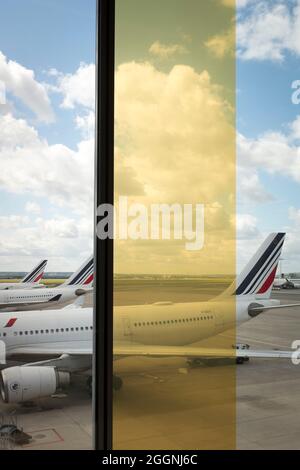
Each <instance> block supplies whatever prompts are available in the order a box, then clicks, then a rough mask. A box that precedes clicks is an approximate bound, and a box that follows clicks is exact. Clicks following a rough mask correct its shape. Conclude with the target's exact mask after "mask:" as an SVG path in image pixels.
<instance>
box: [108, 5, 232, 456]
mask: <svg viewBox="0 0 300 470" xmlns="http://www.w3.org/2000/svg"><path fill="white" fill-rule="evenodd" d="M224 3H225V2H224ZM233 15H234V12H233V10H232V9H231V8H228V7H225V6H224V5H223V2H221V1H220V2H219V1H214V0H210V1H205V2H199V1H198V0H187V1H184V2H182V1H179V0H164V1H163V2H161V1H158V0H151V1H150V0H149V1H148V0H143V1H141V0H117V1H116V95H115V96H116V129H115V130H116V137H115V205H116V215H117V217H116V224H115V229H116V234H115V235H116V241H115V267H114V269H115V292H114V303H115V307H114V353H115V358H116V361H115V363H114V364H115V367H114V373H115V378H114V387H115V390H116V391H115V393H114V422H113V424H114V445H113V446H114V448H116V449H186V448H189V449H208V448H209V449H229V448H235V442H236V432H235V431H236V429H235V428H236V426H235V425H236V400H235V398H236V388H235V385H236V381H235V379H236V370H235V369H236V366H235V350H234V348H233V347H232V346H234V345H235V342H236V340H235V318H236V309H235V305H236V304H235V296H234V295H232V293H234V285H233V286H232V288H230V290H229V291H227V292H226V293H225V294H224V295H222V296H221V294H222V292H223V291H225V290H226V288H227V287H228V286H229V285H230V284H231V282H232V281H233V280H234V279H235V269H236V260H235V57H234V50H235V23H234V19H233ZM162 214H163V215H162ZM191 221H192V224H191V223H190V222H191ZM221 350H222V351H221ZM224 351H225V352H224Z"/></svg>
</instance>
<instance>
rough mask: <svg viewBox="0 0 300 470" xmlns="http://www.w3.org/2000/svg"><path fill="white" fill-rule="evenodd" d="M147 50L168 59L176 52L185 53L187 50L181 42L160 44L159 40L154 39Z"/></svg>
mask: <svg viewBox="0 0 300 470" xmlns="http://www.w3.org/2000/svg"><path fill="white" fill-rule="evenodd" d="M149 52H150V54H152V55H153V56H155V57H158V58H159V59H170V58H171V57H173V56H175V55H178V54H180V55H181V54H187V53H188V50H187V49H186V47H185V46H183V45H181V44H162V43H161V42H159V41H155V42H154V43H153V44H151V46H150V48H149Z"/></svg>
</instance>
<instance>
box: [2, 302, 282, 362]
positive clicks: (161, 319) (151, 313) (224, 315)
mask: <svg viewBox="0 0 300 470" xmlns="http://www.w3.org/2000/svg"><path fill="white" fill-rule="evenodd" d="M250 303H251V304H252V303H253V299H252V300H251V301H250V300H247V299H244V300H242V299H241V300H238V301H237V302H235V299H227V300H226V299H225V300H216V301H210V302H201V303H198V302H193V303H178V304H169V303H157V304H152V305H136V306H127V307H116V308H115V311H114V341H115V342H116V343H120V342H122V343H124V342H125V343H128V342H129V343H139V344H144V345H166V346H167V345H169V346H182V345H189V344H193V343H196V342H198V341H201V340H203V339H205V338H208V337H211V336H215V335H217V334H218V333H221V332H222V331H225V330H227V329H230V328H233V327H235V325H237V324H240V323H243V322H245V321H247V320H250V319H251V317H250V316H249V314H248V307H249V305H250ZM259 303H260V304H261V305H262V304H263V305H265V306H267V305H274V301H272V300H270V301H260V302H259ZM12 317H13V319H14V321H13V322H12V323H13V325H12V326H7V325H8V323H9V322H10V321H11V319H12ZM92 330H93V309H92V308H76V309H72V308H71V309H66V310H48V311H45V312H23V313H16V314H15V315H11V314H7V313H1V314H0V340H2V341H4V342H5V344H6V351H7V357H9V356H10V355H12V354H13V353H14V351H15V350H17V349H18V348H20V347H22V346H24V347H25V346H26V347H32V348H34V347H37V348H38V349H39V350H41V349H43V348H44V349H45V350H49V349H50V350H53V351H56V353H57V351H60V352H61V353H63V351H64V350H66V351H68V350H70V349H71V350H75V349H76V350H80V349H81V348H82V349H84V350H86V349H87V348H89V349H90V350H91V351H92V335H93V331H92Z"/></svg>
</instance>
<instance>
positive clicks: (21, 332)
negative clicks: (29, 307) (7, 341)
mask: <svg viewBox="0 0 300 470" xmlns="http://www.w3.org/2000/svg"><path fill="white" fill-rule="evenodd" d="M19 334H20V335H21V336H22V334H23V331H20V333H19ZM3 336H4V335H3Z"/></svg>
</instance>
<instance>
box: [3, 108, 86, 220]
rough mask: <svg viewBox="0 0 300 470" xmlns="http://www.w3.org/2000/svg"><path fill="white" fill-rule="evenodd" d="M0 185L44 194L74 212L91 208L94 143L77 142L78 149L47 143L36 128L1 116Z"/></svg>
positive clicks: (33, 193)
mask: <svg viewBox="0 0 300 470" xmlns="http://www.w3.org/2000/svg"><path fill="white" fill-rule="evenodd" d="M0 128H1V134H0V160H1V164H2V171H1V173H0V186H1V187H2V188H4V189H6V190H7V191H10V192H14V193H19V194H25V193H28V194H30V195H31V196H36V197H41V196H44V197H47V198H49V201H50V202H51V203H53V204H55V205H58V206H60V207H69V208H72V209H73V210H74V211H76V212H77V213H86V211H88V210H91V207H92V201H93V164H94V142H93V140H92V139H89V140H83V141H81V142H79V144H78V146H77V150H76V151H74V150H71V149H70V148H68V147H67V146H65V145H62V144H56V145H49V144H48V142H47V141H46V140H44V139H41V138H40V137H39V135H38V133H37V131H36V130H35V129H34V128H32V127H30V126H28V124H27V123H26V122H25V121H24V120H22V119H16V118H14V117H13V116H12V115H11V114H7V115H4V116H1V115H0Z"/></svg>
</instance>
